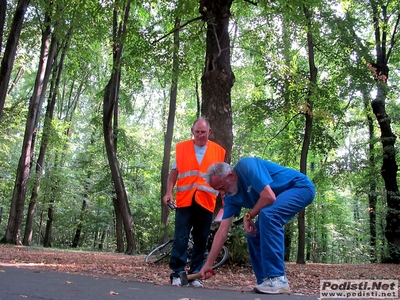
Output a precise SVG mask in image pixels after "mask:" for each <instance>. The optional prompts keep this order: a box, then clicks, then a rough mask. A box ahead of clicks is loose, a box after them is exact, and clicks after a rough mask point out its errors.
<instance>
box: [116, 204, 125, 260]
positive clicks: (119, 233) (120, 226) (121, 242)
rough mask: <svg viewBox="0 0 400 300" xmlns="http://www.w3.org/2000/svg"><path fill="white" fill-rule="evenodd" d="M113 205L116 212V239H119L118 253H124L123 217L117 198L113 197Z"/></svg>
mask: <svg viewBox="0 0 400 300" xmlns="http://www.w3.org/2000/svg"><path fill="white" fill-rule="evenodd" d="M113 205H114V212H115V237H116V239H117V252H118V253H124V236H123V234H122V233H123V224H122V215H121V212H120V210H119V207H118V201H117V198H116V197H113Z"/></svg>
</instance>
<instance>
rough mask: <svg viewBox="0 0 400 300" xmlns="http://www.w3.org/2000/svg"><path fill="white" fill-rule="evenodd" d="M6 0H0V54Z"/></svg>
mask: <svg viewBox="0 0 400 300" xmlns="http://www.w3.org/2000/svg"><path fill="white" fill-rule="evenodd" d="M6 13H7V0H0V56H1V51H2V50H3V35H4V27H5V23H6Z"/></svg>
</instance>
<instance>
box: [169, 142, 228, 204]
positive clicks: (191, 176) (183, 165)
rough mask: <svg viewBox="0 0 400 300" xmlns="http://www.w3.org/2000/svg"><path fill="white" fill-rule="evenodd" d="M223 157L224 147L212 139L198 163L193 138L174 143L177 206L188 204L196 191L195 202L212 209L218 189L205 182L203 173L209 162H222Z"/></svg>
mask: <svg viewBox="0 0 400 300" xmlns="http://www.w3.org/2000/svg"><path fill="white" fill-rule="evenodd" d="M224 159H225V149H224V148H222V147H221V146H220V145H218V144H216V143H214V142H212V141H208V144H207V149H206V152H205V153H204V157H203V160H202V161H201V164H200V165H199V163H198V161H197V157H196V153H195V150H194V140H188V141H184V142H180V143H178V144H177V145H176V166H177V169H178V172H179V173H178V182H177V185H176V194H175V198H176V205H177V207H187V206H190V205H191V204H192V198H193V194H194V193H195V192H196V196H195V200H196V202H197V203H198V204H199V205H201V206H202V207H204V208H205V209H207V210H209V211H211V212H213V211H214V208H215V203H216V202H215V200H216V198H217V195H218V191H216V190H214V189H213V188H212V187H211V186H209V185H208V184H207V183H206V180H205V179H204V175H205V174H206V172H207V169H208V167H209V166H210V165H211V164H213V163H216V162H223V161H224Z"/></svg>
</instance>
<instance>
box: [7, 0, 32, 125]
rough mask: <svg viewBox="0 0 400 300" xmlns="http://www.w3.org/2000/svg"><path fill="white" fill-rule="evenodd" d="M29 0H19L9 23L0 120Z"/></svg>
mask: <svg viewBox="0 0 400 300" xmlns="http://www.w3.org/2000/svg"><path fill="white" fill-rule="evenodd" d="M29 2H30V0H19V1H18V5H17V8H16V10H15V14H14V19H13V22H12V24H11V29H10V33H9V36H8V40H7V45H6V49H5V51H4V56H3V60H2V61H1V69H0V121H1V117H2V116H3V108H4V103H5V101H6V95H7V87H8V83H9V81H10V76H11V71H12V69H13V66H14V59H15V53H16V51H17V45H18V41H19V36H20V34H21V30H22V24H23V23H24V17H25V12H26V9H27V8H28V5H29Z"/></svg>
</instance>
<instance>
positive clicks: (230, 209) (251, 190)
mask: <svg viewBox="0 0 400 300" xmlns="http://www.w3.org/2000/svg"><path fill="white" fill-rule="evenodd" d="M233 169H234V170H235V172H236V174H237V176H238V192H237V193H236V195H234V196H231V195H227V194H226V195H225V197H224V216H223V219H228V218H230V217H232V216H236V217H237V216H239V215H240V211H241V209H242V207H245V208H248V209H251V208H253V207H254V205H255V204H256V202H257V201H258V199H259V198H260V193H261V191H262V190H263V189H264V188H265V187H266V186H267V185H269V186H270V187H271V189H272V191H273V192H274V193H275V195H276V196H279V194H281V193H282V192H283V191H286V190H288V189H290V188H292V187H308V186H312V185H313V184H312V183H311V181H310V180H309V179H308V177H307V176H306V175H304V174H303V173H301V172H299V171H296V170H294V169H290V168H287V167H284V166H281V165H278V164H276V163H273V162H270V161H267V160H263V159H260V158H257V157H245V158H242V159H240V160H239V162H238V163H237V164H236V165H235V166H234V168H233Z"/></svg>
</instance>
